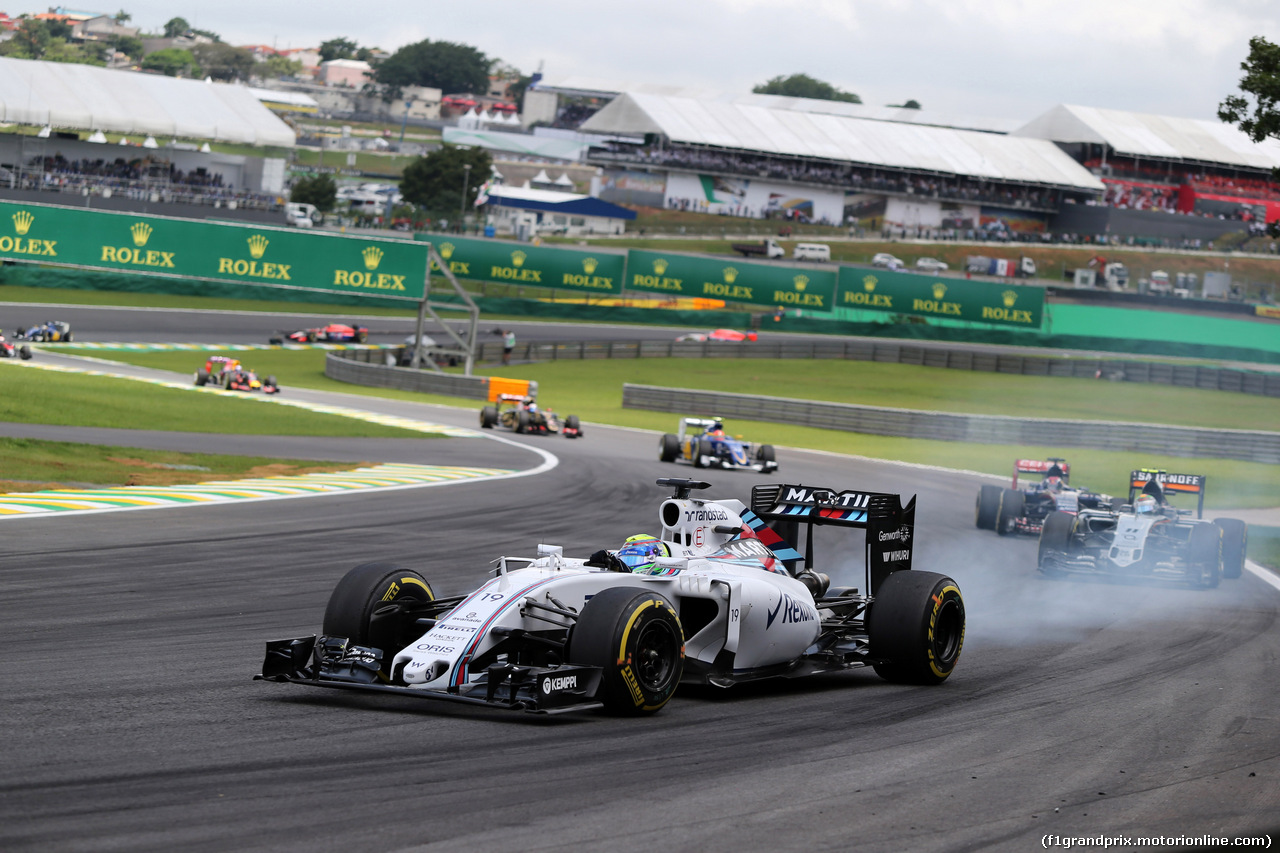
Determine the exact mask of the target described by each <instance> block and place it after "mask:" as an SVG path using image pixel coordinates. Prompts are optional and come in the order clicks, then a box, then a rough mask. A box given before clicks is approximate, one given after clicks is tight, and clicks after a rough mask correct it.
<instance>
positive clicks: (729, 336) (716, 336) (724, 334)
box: [676, 329, 758, 344]
mask: <svg viewBox="0 0 1280 853" xmlns="http://www.w3.org/2000/svg"><path fill="white" fill-rule="evenodd" d="M757 337H758V336H757V335H756V333H755V332H739V331H737V330H736V329H715V330H713V331H710V332H690V333H689V334H687V335H681V336H680V337H678V338H676V340H677V341H697V342H702V341H721V342H724V343H735V344H736V343H741V342H742V341H754V340H755V339H756V338H757Z"/></svg>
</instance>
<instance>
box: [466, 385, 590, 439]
mask: <svg viewBox="0 0 1280 853" xmlns="http://www.w3.org/2000/svg"><path fill="white" fill-rule="evenodd" d="M497 426H500V427H503V428H504V429H509V430H511V431H512V432H518V433H535V434H537V435H554V434H555V433H560V434H561V435H563V436H564V437H565V438H582V424H580V423H579V422H578V416H577V415H569V417H567V418H565V419H564V420H563V421H562V420H560V416H559V415H557V414H556V413H555V412H553V411H551V410H550V409H544V408H542V407H541V406H539V405H538V403H537V401H536V400H535V399H534V398H533V397H528V396H521V395H519V394H499V395H498V399H497V400H496V401H495V403H494V405H492V406H485V407H484V408H483V409H481V410H480V428H481V429H493V428H494V427H497Z"/></svg>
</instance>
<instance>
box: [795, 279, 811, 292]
mask: <svg viewBox="0 0 1280 853" xmlns="http://www.w3.org/2000/svg"><path fill="white" fill-rule="evenodd" d="M791 280H792V281H793V282H795V285H796V290H800V291H803V290H804V289H805V286H806V285H807V284H808V283H809V276H807V275H798V276H796V277H795V278H793V279H791Z"/></svg>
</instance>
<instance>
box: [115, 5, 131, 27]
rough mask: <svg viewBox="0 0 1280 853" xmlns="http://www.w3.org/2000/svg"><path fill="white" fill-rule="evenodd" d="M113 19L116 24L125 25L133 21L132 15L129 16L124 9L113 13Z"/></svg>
mask: <svg viewBox="0 0 1280 853" xmlns="http://www.w3.org/2000/svg"><path fill="white" fill-rule="evenodd" d="M113 19H114V20H115V22H116V23H117V24H127V23H129V22H130V21H132V20H133V15H130V14H129V13H128V12H126V11H125V10H124V9H121V10H120V11H119V12H116V13H115V15H114V16H113Z"/></svg>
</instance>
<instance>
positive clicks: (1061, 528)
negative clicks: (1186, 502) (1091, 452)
mask: <svg viewBox="0 0 1280 853" xmlns="http://www.w3.org/2000/svg"><path fill="white" fill-rule="evenodd" d="M1204 489H1205V478H1204V476H1202V475H1200V474H1169V473H1167V472H1165V471H1157V470H1154V469H1149V468H1144V469H1140V470H1137V471H1132V472H1130V474H1129V503H1128V504H1124V505H1122V506H1120V507H1119V508H1118V509H1082V510H1080V511H1079V513H1076V514H1072V513H1069V512H1061V511H1055V512H1053V513H1050V514H1049V517H1048V518H1046V519H1045V522H1044V529H1043V530H1042V531H1041V533H1040V551H1039V569H1040V571H1041V572H1042V573H1044V574H1045V575H1046V576H1048V577H1061V576H1062V575H1065V574H1068V573H1076V574H1089V575H1105V576H1109V577H1113V578H1141V579H1153V580H1169V581H1182V582H1186V583H1189V584H1191V585H1192V586H1198V587H1206V588H1207V587H1215V586H1217V585H1218V580H1219V578H1223V577H1225V578H1238V577H1240V574H1241V572H1242V571H1243V569H1244V560H1245V550H1246V548H1247V546H1248V528H1247V527H1246V525H1245V523H1244V522H1243V521H1240V520H1239V519H1235V518H1215V519H1214V520H1213V521H1212V522H1209V521H1205V520H1204ZM1178 494H1181V495H1188V494H1190V495H1195V496H1196V498H1197V507H1196V509H1195V511H1194V512H1195V517H1194V518H1193V517H1192V510H1186V509H1177V508H1175V507H1174V506H1172V505H1171V504H1170V503H1169V500H1168V499H1169V496H1170V495H1178Z"/></svg>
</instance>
